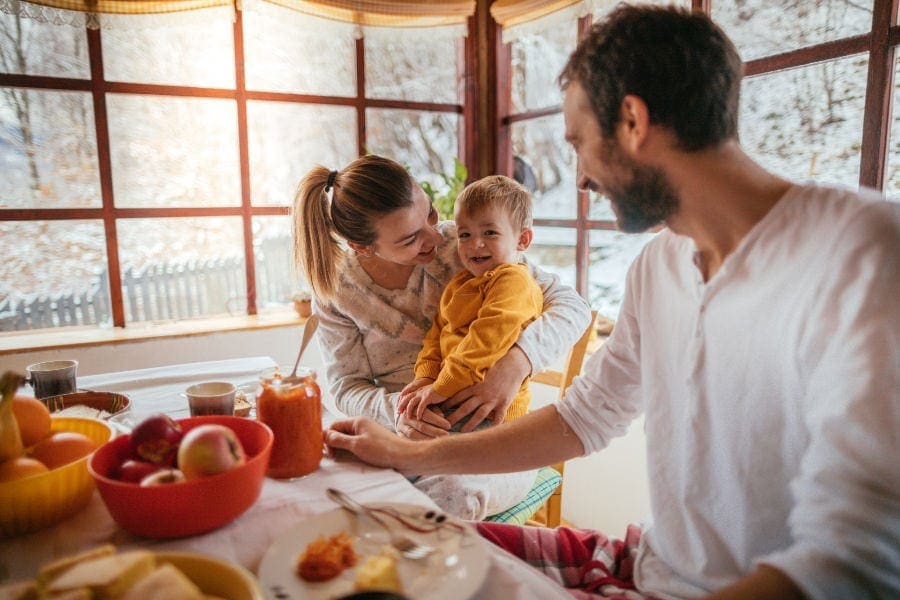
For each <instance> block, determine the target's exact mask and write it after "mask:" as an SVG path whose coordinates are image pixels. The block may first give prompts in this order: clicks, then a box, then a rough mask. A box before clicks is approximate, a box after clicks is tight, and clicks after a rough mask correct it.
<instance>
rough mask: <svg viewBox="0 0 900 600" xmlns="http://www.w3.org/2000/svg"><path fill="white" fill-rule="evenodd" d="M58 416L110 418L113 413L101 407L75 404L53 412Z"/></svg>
mask: <svg viewBox="0 0 900 600" xmlns="http://www.w3.org/2000/svg"><path fill="white" fill-rule="evenodd" d="M53 414H54V415H56V416H58V417H84V418H86V419H100V420H101V421H102V420H104V419H108V418H109V417H111V416H112V413H111V412H109V411H105V410H103V409H100V408H91V407H90V406H85V405H84V404H73V405H72V406H67V407H65V408H63V409H62V410H57V411H55V412H54V413H53Z"/></svg>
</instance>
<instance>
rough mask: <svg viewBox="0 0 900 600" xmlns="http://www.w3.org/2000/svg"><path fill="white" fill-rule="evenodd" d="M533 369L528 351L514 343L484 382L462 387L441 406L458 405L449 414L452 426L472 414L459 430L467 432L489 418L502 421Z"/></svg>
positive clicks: (489, 371)
mask: <svg viewBox="0 0 900 600" xmlns="http://www.w3.org/2000/svg"><path fill="white" fill-rule="evenodd" d="M530 372H531V363H530V362H529V361H528V358H527V357H526V356H525V353H524V352H522V350H521V349H519V347H518V346H513V347H512V348H510V350H509V352H507V353H506V356H504V357H503V358H501V359H500V360H498V361H497V362H496V364H494V366H493V367H491V368H490V369H489V370H488V372H487V373H486V374H485V376H484V381H482V382H481V383H476V384H474V385H471V386H469V387H467V388H466V389H464V390H460V391H459V392H457V393H456V394H454V395H453V397H451V398H450V399H449V400H447V401H446V402H445V403H444V404H443V405H442V406H443V408H444V410H449V409H451V408H456V410H455V411H453V412H452V413H451V414H450V415H449V416H448V420H449V423H450V425H451V426H453V425H455V424H456V423H458V422H459V421H461V420H462V419H463V418H465V417H466V416H467V415H472V417H471V418H470V419H469V421H468V423H466V424H465V425H463V427H462V428H461V429H460V432H463V433H464V432H469V431H472V430H473V429H475V428H476V427H478V425H480V424H481V423H482V422H483V421H484V420H485V419H487V418H490V420H492V421H493V422H495V423H499V422H501V421H503V417H504V416H505V415H506V409H508V408H509V405H510V404H512V401H513V399H514V398H515V397H516V394H517V393H518V391H519V387H520V386H521V385H522V382H523V381H524V380H525V377H527V376H528V374H529V373H530Z"/></svg>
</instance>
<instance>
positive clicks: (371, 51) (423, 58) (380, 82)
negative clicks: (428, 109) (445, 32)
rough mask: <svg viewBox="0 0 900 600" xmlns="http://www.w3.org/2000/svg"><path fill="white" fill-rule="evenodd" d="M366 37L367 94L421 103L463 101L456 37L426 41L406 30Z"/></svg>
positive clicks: (373, 96) (383, 32) (374, 96)
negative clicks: (394, 33)
mask: <svg viewBox="0 0 900 600" xmlns="http://www.w3.org/2000/svg"><path fill="white" fill-rule="evenodd" d="M390 31H396V35H393V36H392V35H390V34H389V33H388V32H386V31H382V32H379V33H378V34H377V35H376V36H374V37H367V38H366V39H365V48H366V53H365V57H366V96H368V97H370V98H390V99H392V100H416V101H419V102H446V103H450V104H455V103H457V102H459V97H460V93H459V92H460V87H461V84H462V82H461V81H460V79H459V77H458V76H457V60H458V57H459V44H460V43H461V42H460V41H459V40H458V39H455V38H440V37H439V38H436V39H433V40H430V41H429V40H423V39H422V37H421V36H422V34H421V33H419V34H417V35H414V36H412V37H410V36H409V35H408V33H407V34H406V35H404V33H405V32H403V31H402V30H390Z"/></svg>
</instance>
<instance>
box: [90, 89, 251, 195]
mask: <svg viewBox="0 0 900 600" xmlns="http://www.w3.org/2000/svg"><path fill="white" fill-rule="evenodd" d="M107 106H108V111H109V142H110V154H111V156H112V172H113V192H114V194H115V198H116V206H118V207H169V206H238V205H240V203H241V187H240V167H239V160H238V148H237V109H236V105H235V103H234V101H231V100H213V99H208V98H172V97H162V96H132V95H121V94H109V95H107Z"/></svg>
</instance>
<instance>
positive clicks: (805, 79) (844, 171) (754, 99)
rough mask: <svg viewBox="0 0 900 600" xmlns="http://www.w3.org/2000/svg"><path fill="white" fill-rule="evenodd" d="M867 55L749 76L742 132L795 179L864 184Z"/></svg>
mask: <svg viewBox="0 0 900 600" xmlns="http://www.w3.org/2000/svg"><path fill="white" fill-rule="evenodd" d="M867 63H868V59H867V57H866V55H857V56H851V57H848V58H844V59H841V60H836V61H829V62H825V63H819V64H816V65H811V66H809V67H804V68H800V69H792V70H789V71H784V72H781V73H774V74H772V75H762V76H759V77H751V78H747V79H744V82H743V89H742V90H741V115H740V135H741V141H742V142H743V144H744V146H745V147H746V148H747V150H748V151H749V152H750V153H751V154H752V155H754V156H755V157H756V158H757V159H759V160H760V161H761V162H762V164H763V165H765V166H766V167H767V168H769V169H771V170H774V171H776V172H778V173H781V174H783V175H785V176H786V177H789V178H792V179H808V178H812V179H817V180H819V181H828V182H831V183H838V184H843V185H847V186H851V187H856V186H858V185H859V159H860V146H861V143H862V124H863V108H864V106H865V95H866V69H867Z"/></svg>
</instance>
